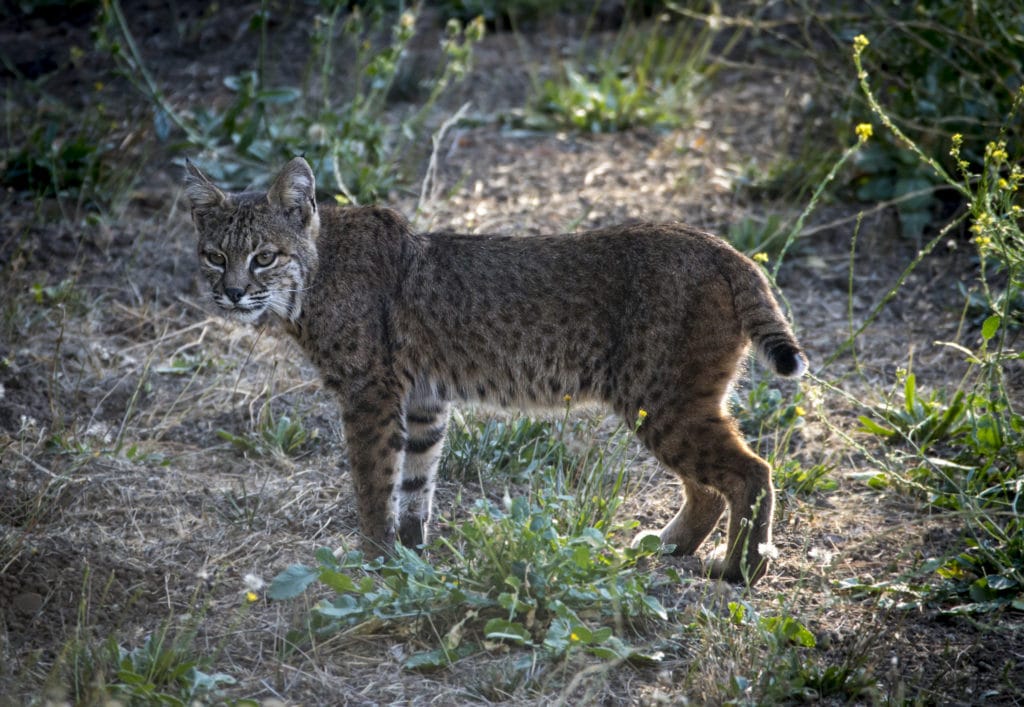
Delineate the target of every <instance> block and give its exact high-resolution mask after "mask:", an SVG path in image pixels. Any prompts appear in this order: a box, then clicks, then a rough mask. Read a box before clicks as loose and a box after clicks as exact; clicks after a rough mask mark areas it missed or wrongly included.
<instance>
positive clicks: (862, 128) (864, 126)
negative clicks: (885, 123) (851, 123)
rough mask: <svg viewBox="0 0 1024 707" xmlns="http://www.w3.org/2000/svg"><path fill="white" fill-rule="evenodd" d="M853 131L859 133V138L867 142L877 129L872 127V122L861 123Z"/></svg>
mask: <svg viewBox="0 0 1024 707" xmlns="http://www.w3.org/2000/svg"><path fill="white" fill-rule="evenodd" d="M853 131H854V132H855V133H857V139H858V140H860V141H861V142H867V141H868V138H870V137H871V136H872V135H874V134H875V130H874V128H872V127H871V123H859V124H858V125H857V127H856V128H854V129H853Z"/></svg>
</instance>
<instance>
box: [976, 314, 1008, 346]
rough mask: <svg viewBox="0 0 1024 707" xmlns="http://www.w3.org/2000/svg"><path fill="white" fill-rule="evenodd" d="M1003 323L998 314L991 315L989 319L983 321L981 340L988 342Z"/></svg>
mask: <svg viewBox="0 0 1024 707" xmlns="http://www.w3.org/2000/svg"><path fill="white" fill-rule="evenodd" d="M1002 323H1003V318H1002V317H1000V316H999V315H998V314H993V315H992V316H991V317H989V318H988V319H986V320H985V322H984V323H983V324H982V325H981V338H983V339H984V340H985V341H988V340H989V339H991V338H992V337H993V336H995V335H996V332H997V331H999V325H1000V324H1002Z"/></svg>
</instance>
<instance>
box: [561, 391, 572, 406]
mask: <svg viewBox="0 0 1024 707" xmlns="http://www.w3.org/2000/svg"><path fill="white" fill-rule="evenodd" d="M562 400H564V401H565V404H566V405H568V404H569V403H571V402H572V396H571V395H569V394H568V393H566V394H565V397H564V398H562Z"/></svg>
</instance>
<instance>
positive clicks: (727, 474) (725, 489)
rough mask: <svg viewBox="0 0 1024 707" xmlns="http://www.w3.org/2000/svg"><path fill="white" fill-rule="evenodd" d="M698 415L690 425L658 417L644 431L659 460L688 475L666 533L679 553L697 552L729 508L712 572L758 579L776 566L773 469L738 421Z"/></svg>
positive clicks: (665, 537) (665, 540) (737, 579)
mask: <svg viewBox="0 0 1024 707" xmlns="http://www.w3.org/2000/svg"><path fill="white" fill-rule="evenodd" d="M696 413H697V411H696V410H693V409H691V415H690V416H689V417H690V420H694V419H695V420H696V421H693V422H690V423H689V424H683V425H679V426H671V425H670V424H668V421H669V420H673V419H675V420H678V419H680V418H681V416H676V417H674V416H665V417H663V418H662V419H663V422H662V424H661V425H658V424H657V422H656V420H657V418H655V423H654V424H652V425H649V426H648V427H647V429H644V428H643V427H642V428H641V429H640V430H639V432H640V437H641V439H642V440H643V441H644V443H645V444H646V445H647V446H648V447H649V448H650V449H651V451H652V452H653V453H654V455H655V456H656V457H657V458H658V460H659V461H661V463H662V464H664V465H665V466H667V467H668V468H670V469H671V470H672V471H674V472H675V473H676V474H677V475H678V476H679V477H680V479H681V480H682V482H683V489H684V491H685V495H686V499H685V501H684V503H683V506H682V508H681V509H680V510H679V512H678V513H677V514H676V516H675V517H674V518H673V519H672V520H671V521H670V522H669V524H668V525H666V526H665V527H664V528H663V529H662V530H661V532H660V533H659V537H660V538H661V541H662V542H663V543H666V544H673V545H675V546H676V550H675V552H676V553H677V554H690V553H693V552H694V551H695V550H696V549H697V548H698V547H699V546H700V544H701V543H702V542H703V541H704V539H705V538H706V537H707V536H708V534H710V532H711V531H712V530H713V529H714V527H715V524H716V523H717V522H718V519H719V518H720V517H721V515H722V511H723V510H724V509H726V508H728V511H729V526H728V540H727V542H726V546H725V549H724V552H723V553H721V554H720V556H719V557H716V558H715V559H714V560H713V561H712V562H711V563H710V564H709V572H710V574H711V575H712V576H713V577H717V578H721V579H725V580H727V581H730V582H748V583H750V584H753V583H754V582H756V581H757V580H758V579H760V578H761V577H762V576H763V575H764V573H765V571H766V570H767V567H768V560H767V558H766V557H764V552H763V551H764V550H765V549H766V548H769V547H770V546H771V540H772V533H771V524H772V512H773V508H774V493H773V491H772V482H771V468H770V467H769V466H768V464H767V463H766V462H765V461H763V460H762V459H761V458H760V457H758V456H757V455H755V454H754V453H753V452H751V451H750V449H748V448H747V445H746V444H745V443H744V442H743V440H742V439H741V438H740V436H739V434H738V433H737V432H736V430H735V426H734V425H733V423H732V422H731V421H730V420H728V419H726V418H724V417H722V416H720V415H713V414H709V415H706V416H701V415H698V414H696ZM652 417H654V416H653V415H652ZM683 419H685V418H683ZM638 539H639V538H638Z"/></svg>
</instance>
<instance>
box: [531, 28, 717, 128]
mask: <svg viewBox="0 0 1024 707" xmlns="http://www.w3.org/2000/svg"><path fill="white" fill-rule="evenodd" d="M711 39H712V33H711V31H710V30H708V29H706V28H705V29H699V30H695V29H693V28H692V27H690V26H689V25H687V24H686V23H685V22H678V23H671V22H669V21H667V18H663V19H662V20H659V21H658V22H656V23H654V24H652V25H643V26H629V27H626V28H623V29H622V30H620V31H619V32H618V34H617V35H616V36H615V38H614V41H612V42H611V43H610V44H606V45H605V46H602V47H600V48H599V49H597V50H596V51H595V53H594V55H593V57H584V56H581V57H579V58H578V59H577V60H576V61H575V62H563V63H562V64H561V70H560V71H559V72H557V73H556V75H555V76H553V77H551V78H548V79H546V80H544V81H536V82H535V86H534V97H533V99H532V100H531V107H532V109H533V110H534V111H535V112H536V113H537V114H538V115H540V116H541V117H543V118H546V119H547V120H549V121H550V122H551V123H553V124H554V125H556V126H561V127H567V128H572V129H575V130H579V131H582V132H591V133H602V132H615V131H620V130H626V129H629V128H636V127H674V126H677V125H680V124H682V123H684V122H685V121H686V120H687V119H688V118H689V116H690V115H691V109H692V107H693V105H694V104H695V97H696V93H697V90H698V88H699V86H700V83H701V81H702V78H703V72H704V71H705V69H706V62H707V54H708V51H709V49H710V46H711Z"/></svg>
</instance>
